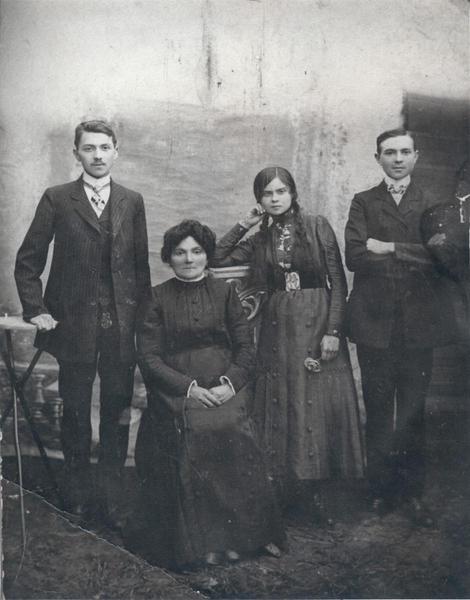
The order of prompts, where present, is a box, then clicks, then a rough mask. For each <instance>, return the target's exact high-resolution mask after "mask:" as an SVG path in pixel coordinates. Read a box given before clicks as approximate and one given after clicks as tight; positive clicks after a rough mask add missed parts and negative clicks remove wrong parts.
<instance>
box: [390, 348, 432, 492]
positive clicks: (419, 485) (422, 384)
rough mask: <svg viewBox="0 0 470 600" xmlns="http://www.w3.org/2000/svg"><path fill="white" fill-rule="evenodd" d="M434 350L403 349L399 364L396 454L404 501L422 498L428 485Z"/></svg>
mask: <svg viewBox="0 0 470 600" xmlns="http://www.w3.org/2000/svg"><path fill="white" fill-rule="evenodd" d="M432 361H433V351H432V349H430V348H426V349H422V348H403V349H402V352H401V354H400V361H399V365H398V381H397V419H396V433H395V438H396V454H397V467H398V473H399V482H400V489H401V495H402V499H403V500H407V499H409V498H412V497H415V498H420V497H421V496H422V493H423V490H424V483H425V457H426V435H425V406H426V394H427V391H428V387H429V382H430V379H431V373H432Z"/></svg>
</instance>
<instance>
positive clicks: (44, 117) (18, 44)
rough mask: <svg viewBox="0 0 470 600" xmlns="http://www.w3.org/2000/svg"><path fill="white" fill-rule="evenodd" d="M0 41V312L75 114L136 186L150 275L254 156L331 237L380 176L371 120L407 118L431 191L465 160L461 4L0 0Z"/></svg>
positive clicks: (247, 200) (55, 176)
mask: <svg viewBox="0 0 470 600" xmlns="http://www.w3.org/2000/svg"><path fill="white" fill-rule="evenodd" d="M0 43H1V53H0V73H1V76H2V92H1V97H0V222H1V223H2V236H1V239H0V309H1V312H2V314H3V313H5V312H8V313H10V314H11V313H13V314H15V313H16V314H18V313H19V312H20V310H21V309H20V305H19V301H18V297H17V294H16V289H15V285H14V281H13V264H14V259H15V254H16V251H17V249H18V247H19V244H20V243H21V241H22V239H23V236H24V234H25V232H26V230H27V227H28V226H29V223H30V221H31V219H32V216H33V214H34V210H35V208H36V205H37V203H38V201H39V198H40V196H41V194H42V191H43V190H44V189H45V188H46V187H48V186H51V185H56V184H59V183H63V182H66V181H70V180H72V179H74V178H76V177H78V175H79V173H80V169H79V167H78V165H77V163H76V161H75V159H74V158H73V155H72V145H73V129H74V127H75V125H76V124H77V123H78V122H79V121H81V120H83V119H85V118H96V117H98V118H99V117H104V118H106V119H109V120H110V121H111V122H112V123H113V124H114V126H115V128H116V131H117V135H118V140H119V147H120V156H119V159H118V161H117V163H116V165H115V167H114V170H113V177H114V178H115V179H116V180H117V181H118V182H120V183H122V184H124V185H125V186H128V187H130V188H132V189H135V190H137V191H139V192H141V193H142V194H143V196H144V199H145V205H146V211H147V220H148V230H149V244H150V266H151V271H152V281H153V283H154V284H155V283H158V282H160V281H162V280H164V279H165V278H167V277H168V275H169V272H168V270H166V269H165V268H164V267H163V265H162V264H161V262H160V258H159V253H160V247H161V241H162V235H163V232H164V231H165V230H166V229H167V228H168V227H169V226H170V225H173V224H175V223H176V222H178V221H179V220H181V219H182V218H186V217H195V218H198V219H200V220H201V221H203V222H205V223H207V224H209V225H210V226H212V227H213V228H214V229H215V231H216V232H217V234H218V235H220V234H222V233H223V232H225V231H226V230H227V229H228V227H229V226H230V225H231V224H232V223H234V222H235V221H236V220H237V219H238V218H239V217H240V216H242V215H243V214H244V213H245V212H246V211H247V209H248V208H249V207H251V206H252V203H253V202H254V198H253V194H252V182H253V178H254V176H255V174H256V173H257V172H258V171H259V170H260V169H261V168H263V167H265V166H267V165H274V164H278V165H282V166H285V167H286V168H288V169H289V170H290V171H291V172H292V173H293V175H294V177H295V179H296V182H297V187H298V191H299V199H300V202H301V204H302V205H303V206H304V207H305V208H306V209H308V210H310V211H312V212H318V213H322V214H324V215H325V216H326V217H327V218H328V219H329V220H330V222H331V224H332V226H333V228H334V230H335V232H336V235H337V237H338V241H339V243H340V246H341V248H343V244H344V242H343V231H344V226H345V222H346V218H347V213H348V208H349V203H350V201H351V198H352V196H353V194H354V192H355V191H358V190H361V189H366V188H367V187H369V186H372V185H373V184H375V183H376V182H377V181H378V180H379V178H380V177H381V171H380V170H379V167H378V166H377V165H376V163H375V160H374V157H373V154H374V151H375V138H376V136H377V134H378V133H379V132H381V131H382V130H384V129H387V128H392V127H396V126H399V125H402V124H404V125H405V126H408V127H410V128H411V129H413V130H415V131H416V132H417V134H418V139H419V144H420V150H421V159H420V162H419V163H418V168H417V172H416V173H417V177H418V178H419V179H420V181H421V182H422V181H423V180H425V182H426V186H427V188H428V189H429V190H430V192H431V193H433V194H434V195H435V196H436V198H438V199H440V198H442V199H443V200H445V199H446V198H447V197H448V196H449V194H450V193H451V190H452V188H453V184H454V176H455V171H456V169H457V168H458V167H459V165H460V164H461V163H462V162H463V160H464V159H465V158H466V157H467V156H468V129H467V122H468V118H467V117H468V105H467V98H468V92H469V89H468V88H469V84H468V81H469V79H468V65H469V48H468V6H467V2H466V0H398V1H396V2H393V3H387V2H383V1H382V0H372V1H371V0H177V1H175V0H101V1H100V2H96V1H94V0H0ZM17 342H18V345H19V351H20V353H22V355H23V356H24V355H27V354H31V344H30V342H31V337H29V338H28V336H24V334H23V335H21V336H19V339H17ZM451 378H453V379H454V380H455V377H454V376H453V375H452V377H451Z"/></svg>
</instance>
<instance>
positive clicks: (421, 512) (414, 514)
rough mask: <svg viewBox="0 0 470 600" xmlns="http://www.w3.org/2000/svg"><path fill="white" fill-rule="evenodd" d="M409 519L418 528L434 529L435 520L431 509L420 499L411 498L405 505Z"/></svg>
mask: <svg viewBox="0 0 470 600" xmlns="http://www.w3.org/2000/svg"><path fill="white" fill-rule="evenodd" d="M404 510H405V514H406V515H407V517H408V518H409V519H410V521H412V522H413V523H414V524H415V525H417V526H418V527H434V519H433V518H432V516H431V513H430V512H429V509H428V508H427V507H426V506H425V505H424V504H423V503H422V501H421V500H419V498H409V499H408V500H407V501H406V502H405V504H404Z"/></svg>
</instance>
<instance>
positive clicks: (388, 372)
mask: <svg viewBox="0 0 470 600" xmlns="http://www.w3.org/2000/svg"><path fill="white" fill-rule="evenodd" d="M375 158H376V160H377V162H378V163H379V165H380V166H381V167H382V169H383V171H384V173H385V178H384V180H383V181H382V182H381V183H380V184H379V185H378V186H376V187H373V188H371V189H370V190H367V191H365V192H361V193H359V194H356V196H355V197H354V199H353V201H352V204H351V209H350V212H349V220H348V222H347V225H346V232H345V237H346V265H347V267H348V269H350V270H351V271H353V272H354V284H353V290H352V292H351V295H350V298H349V303H348V310H349V323H348V326H349V336H350V339H351V340H352V341H353V342H355V343H356V344H357V354H358V359H359V365H360V368H361V376H362V388H363V392H364V404H365V408H366V414H367V424H366V444H367V463H368V477H369V484H370V492H371V495H372V499H373V500H372V505H373V508H374V510H375V511H376V512H377V513H378V514H384V513H385V512H386V511H388V510H390V509H392V508H394V507H395V506H397V505H398V504H403V505H404V506H405V508H406V510H407V513H408V514H409V516H410V517H411V518H412V519H413V520H414V521H415V522H416V523H418V524H421V525H431V524H432V520H431V517H430V515H429V514H428V512H427V511H426V510H425V508H424V507H423V504H422V501H421V496H422V493H423V488H424V478H425V399H426V392H427V389H428V385H429V381H430V377H431V369H432V359H433V346H435V345H437V342H438V336H439V329H440V328H439V312H438V306H437V303H436V301H435V293H434V290H433V286H434V277H435V274H436V273H435V269H434V264H433V261H432V259H431V257H430V255H429V253H428V250H427V249H426V248H425V247H424V246H423V244H422V241H421V234H420V221H421V216H422V214H423V212H424V211H425V210H426V209H427V208H428V207H429V206H430V201H429V200H428V199H427V198H426V196H425V195H424V194H423V192H422V191H421V190H420V189H419V188H418V187H417V186H416V185H415V184H414V183H413V181H412V179H411V174H412V172H413V169H414V166H415V164H416V161H417V159H418V150H417V149H416V147H415V140H414V138H413V136H412V135H411V134H410V133H409V132H408V131H405V130H402V129H396V130H392V131H386V132H384V133H382V134H381V135H379V137H378V138H377V153H376V155H375Z"/></svg>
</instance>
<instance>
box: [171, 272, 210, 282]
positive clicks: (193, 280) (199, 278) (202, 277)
mask: <svg viewBox="0 0 470 600" xmlns="http://www.w3.org/2000/svg"><path fill="white" fill-rule="evenodd" d="M205 276H206V274H205V273H203V274H202V275H201V276H200V277H198V278H197V279H183V278H182V277H178V275H177V274H176V273H175V278H176V279H177V280H178V281H184V283H195V282H196V281H201V280H202V279H204V277H205Z"/></svg>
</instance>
